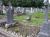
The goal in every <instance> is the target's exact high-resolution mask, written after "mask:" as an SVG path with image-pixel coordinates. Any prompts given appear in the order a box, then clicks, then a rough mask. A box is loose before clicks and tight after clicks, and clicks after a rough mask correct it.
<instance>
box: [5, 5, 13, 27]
mask: <svg viewBox="0 0 50 37" xmlns="http://www.w3.org/2000/svg"><path fill="white" fill-rule="evenodd" d="M13 14H14V10H13V8H12V6H9V7H8V10H7V24H6V25H5V27H9V26H10V25H11V24H12V23H13Z"/></svg>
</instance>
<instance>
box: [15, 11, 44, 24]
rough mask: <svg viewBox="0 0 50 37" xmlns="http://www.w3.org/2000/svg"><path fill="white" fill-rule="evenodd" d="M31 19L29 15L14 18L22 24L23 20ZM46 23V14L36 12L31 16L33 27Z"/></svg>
mask: <svg viewBox="0 0 50 37" xmlns="http://www.w3.org/2000/svg"><path fill="white" fill-rule="evenodd" d="M27 17H29V16H27V15H22V16H15V17H14V18H15V19H16V20H18V21H20V22H22V21H23V20H26V18H27ZM43 21H44V13H42V12H35V13H33V14H32V16H31V21H30V23H32V24H33V25H39V24H41V23H42V22H43Z"/></svg>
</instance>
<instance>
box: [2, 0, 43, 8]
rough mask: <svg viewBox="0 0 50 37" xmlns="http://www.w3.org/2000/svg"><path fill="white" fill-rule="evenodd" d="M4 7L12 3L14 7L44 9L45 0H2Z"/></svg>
mask: <svg viewBox="0 0 50 37" xmlns="http://www.w3.org/2000/svg"><path fill="white" fill-rule="evenodd" d="M2 1H3V4H4V5H8V3H9V2H11V4H12V6H14V7H17V6H20V7H39V8H40V7H42V6H43V5H44V3H43V1H44V0H2Z"/></svg>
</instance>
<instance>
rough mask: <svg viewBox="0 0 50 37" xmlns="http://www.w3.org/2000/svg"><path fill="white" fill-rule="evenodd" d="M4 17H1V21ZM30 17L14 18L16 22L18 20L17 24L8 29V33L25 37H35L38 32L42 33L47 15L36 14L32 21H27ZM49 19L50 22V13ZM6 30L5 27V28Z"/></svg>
mask: <svg viewBox="0 0 50 37" xmlns="http://www.w3.org/2000/svg"><path fill="white" fill-rule="evenodd" d="M3 17H4V15H0V19H2V18H3ZM27 17H29V15H27V14H26V15H21V16H14V20H16V24H15V25H14V26H13V27H10V28H8V31H9V30H10V31H12V32H14V31H15V32H16V33H19V32H20V33H21V34H22V35H23V34H24V35H25V36H27V35H31V34H32V33H33V36H36V35H37V34H38V32H39V31H40V26H41V25H42V24H43V23H44V21H45V19H44V18H45V13H43V12H35V13H33V14H32V15H31V20H30V21H29V20H27V19H26V18H27ZM48 19H49V20H50V13H48ZM3 28H5V27H3Z"/></svg>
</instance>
